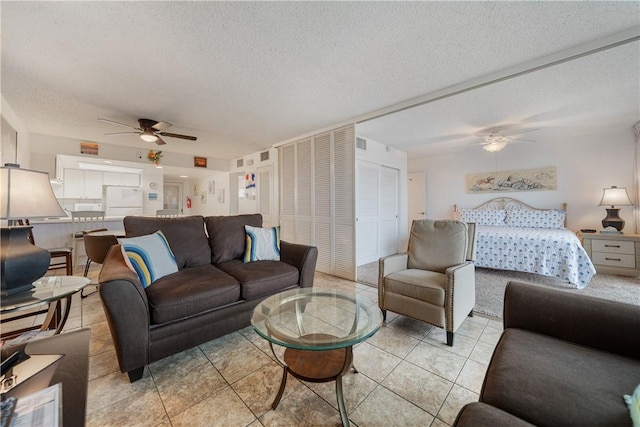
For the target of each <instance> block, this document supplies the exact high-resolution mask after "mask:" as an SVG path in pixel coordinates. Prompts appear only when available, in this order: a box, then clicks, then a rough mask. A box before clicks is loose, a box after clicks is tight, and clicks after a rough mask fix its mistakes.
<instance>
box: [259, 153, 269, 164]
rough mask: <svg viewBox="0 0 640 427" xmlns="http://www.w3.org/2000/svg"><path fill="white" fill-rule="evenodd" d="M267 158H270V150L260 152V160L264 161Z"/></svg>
mask: <svg viewBox="0 0 640 427" xmlns="http://www.w3.org/2000/svg"><path fill="white" fill-rule="evenodd" d="M265 160H269V152H268V151H263V152H262V153H260V161H261V162H264V161H265Z"/></svg>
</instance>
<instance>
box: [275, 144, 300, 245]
mask: <svg viewBox="0 0 640 427" xmlns="http://www.w3.org/2000/svg"><path fill="white" fill-rule="evenodd" d="M295 151H296V148H295V145H287V146H285V147H282V148H280V150H279V153H280V189H281V190H280V215H281V217H280V238H281V239H282V240H285V241H287V242H291V243H295V242H296V223H295V220H296V201H295V161H296V153H295Z"/></svg>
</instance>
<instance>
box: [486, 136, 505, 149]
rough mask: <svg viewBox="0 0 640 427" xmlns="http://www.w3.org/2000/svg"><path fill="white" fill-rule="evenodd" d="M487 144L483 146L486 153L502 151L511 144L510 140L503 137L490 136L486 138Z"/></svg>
mask: <svg viewBox="0 0 640 427" xmlns="http://www.w3.org/2000/svg"><path fill="white" fill-rule="evenodd" d="M484 140H485V142H486V144H485V145H483V146H482V148H484V149H485V150H486V151H488V152H490V153H495V152H497V151H500V150H502V149H503V148H504V147H506V146H507V144H508V143H509V138H508V137H506V136H501V135H489V136H486V137H485V138H484Z"/></svg>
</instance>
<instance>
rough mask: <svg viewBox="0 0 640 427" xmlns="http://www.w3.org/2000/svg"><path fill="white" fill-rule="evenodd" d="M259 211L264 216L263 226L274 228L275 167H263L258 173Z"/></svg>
mask: <svg viewBox="0 0 640 427" xmlns="http://www.w3.org/2000/svg"><path fill="white" fill-rule="evenodd" d="M257 172H258V173H257V177H258V182H257V183H256V187H257V190H258V209H259V212H260V213H261V214H262V226H263V227H265V228H267V227H273V226H274V225H275V223H274V218H273V191H272V189H273V166H271V165H269V166H262V167H259V168H258V171H257Z"/></svg>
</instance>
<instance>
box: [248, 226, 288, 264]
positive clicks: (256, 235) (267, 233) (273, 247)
mask: <svg viewBox="0 0 640 427" xmlns="http://www.w3.org/2000/svg"><path fill="white" fill-rule="evenodd" d="M244 231H245V234H246V242H247V244H246V247H245V251H244V262H251V261H280V226H277V227H271V228H260V227H251V226H250V225H245V226H244Z"/></svg>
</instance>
